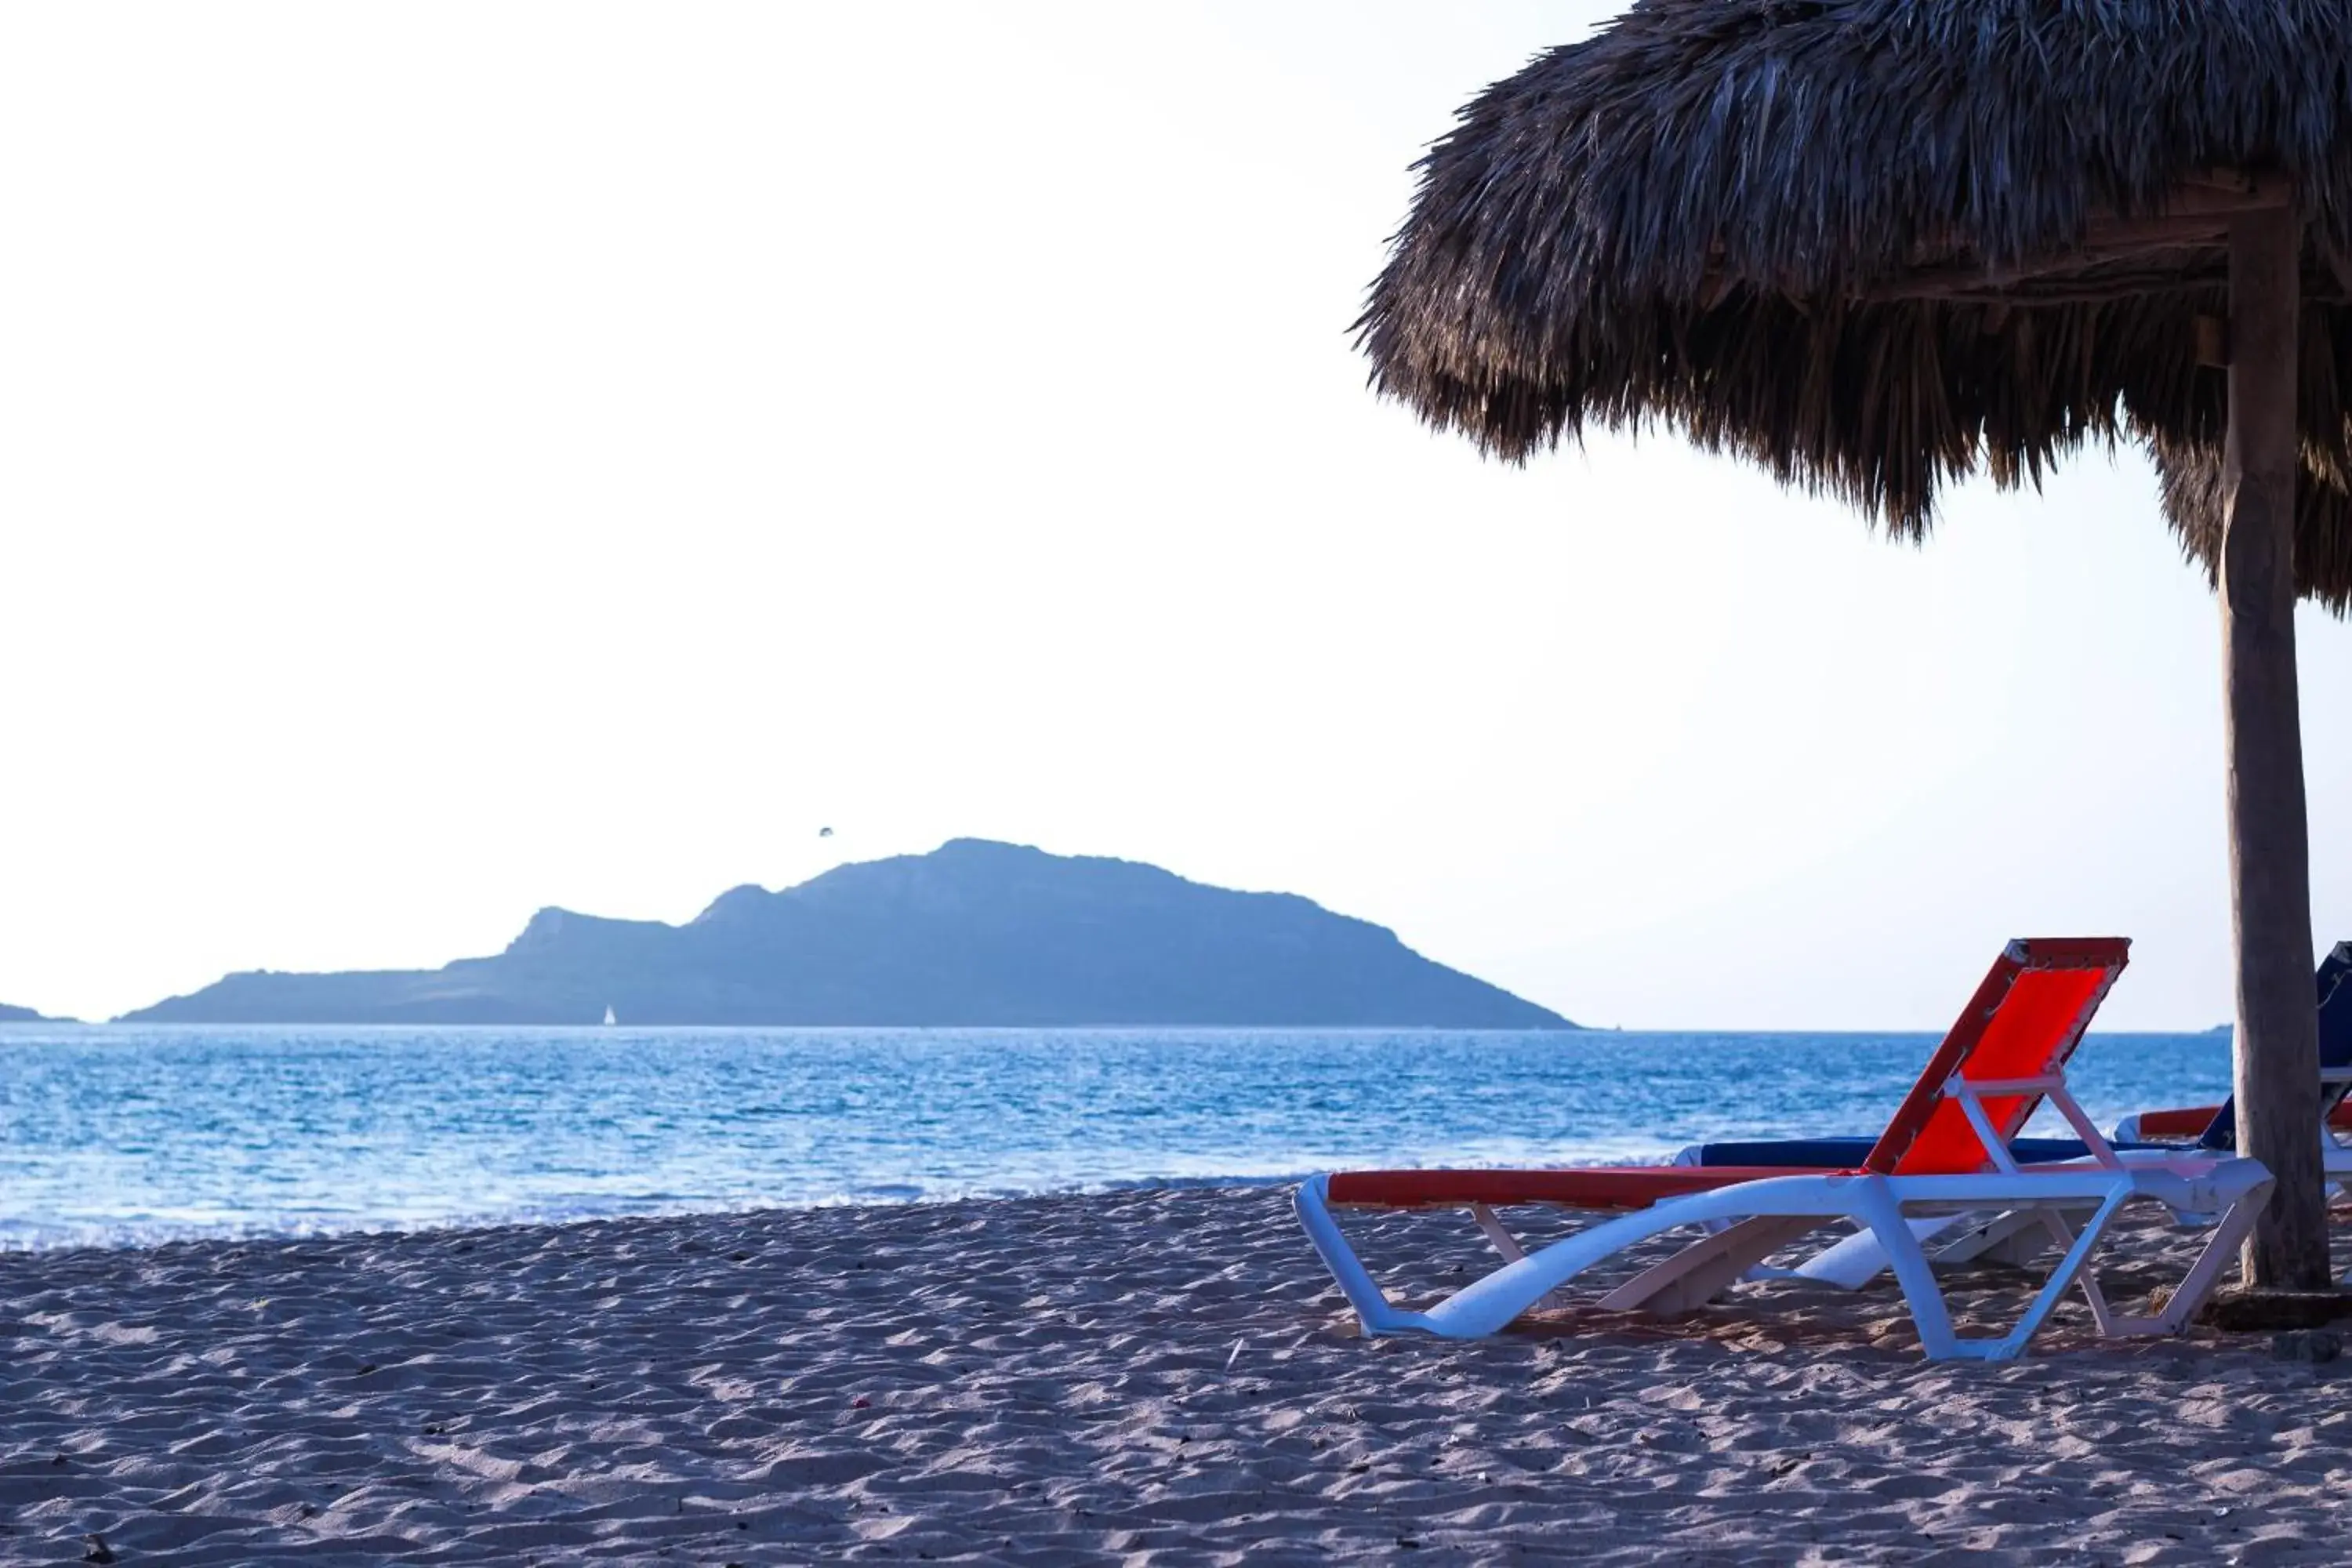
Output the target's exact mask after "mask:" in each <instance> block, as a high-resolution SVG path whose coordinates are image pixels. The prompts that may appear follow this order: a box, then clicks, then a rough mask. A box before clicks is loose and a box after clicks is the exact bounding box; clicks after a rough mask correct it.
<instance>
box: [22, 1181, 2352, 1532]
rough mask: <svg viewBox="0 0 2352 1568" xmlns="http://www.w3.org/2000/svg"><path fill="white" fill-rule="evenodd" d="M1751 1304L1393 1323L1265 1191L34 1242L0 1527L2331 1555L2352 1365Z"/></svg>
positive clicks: (1438, 1249) (1463, 1231)
mask: <svg viewBox="0 0 2352 1568" xmlns="http://www.w3.org/2000/svg"><path fill="white" fill-rule="evenodd" d="M1371 1229H1372V1234H1371V1237H1370V1239H1371V1240H1372V1241H1373V1242H1374V1243H1375V1244H1377V1245H1376V1246H1375V1247H1374V1248H1373V1250H1375V1251H1376V1252H1377V1253H1378V1255H1379V1258H1380V1261H1381V1262H1382V1263H1388V1262H1390V1261H1392V1260H1393V1261H1398V1262H1401V1263H1403V1264H1406V1265H1409V1266H1408V1267H1406V1268H1402V1273H1403V1274H1404V1275H1405V1276H1407V1277H1408V1278H1412V1279H1436V1278H1438V1277H1440V1276H1443V1275H1444V1274H1445V1273H1446V1271H1447V1270H1449V1269H1451V1268H1454V1267H1457V1266H1460V1267H1465V1268H1470V1267H1476V1266H1478V1265H1479V1263H1480V1262H1481V1260H1482V1251H1483V1248H1484V1243H1483V1242H1481V1241H1480V1240H1479V1239H1478V1237H1476V1234H1475V1231H1474V1230H1472V1229H1471V1228H1470V1227H1469V1226H1467V1225H1465V1224H1459V1223H1449V1220H1448V1217H1447V1216H1415V1217H1407V1218H1402V1219H1398V1220H1395V1221H1393V1222H1391V1221H1386V1220H1383V1221H1379V1222H1375V1224H1374V1226H1372V1227H1371ZM2168 1235H2169V1233H2166V1232H2163V1231H2161V1230H2159V1229H2157V1228H2156V1227H2153V1226H2149V1227H2145V1231H2144V1233H2142V1232H2135V1233H2134V1234H2133V1236H2132V1237H2131V1239H2130V1242H2129V1244H2128V1246H2127V1247H2126V1254H2127V1257H2126V1268H2124V1269H2122V1270H2121V1272H2122V1273H2123V1274H2125V1275H2126V1276H2130V1277H2136V1276H2137V1272H2138V1271H2137V1270H2135V1269H2132V1268H2129V1267H2128V1263H2129V1259H2130V1258H2133V1257H2137V1256H2139V1255H2140V1253H2141V1250H2142V1249H2143V1248H2145V1249H2148V1250H2149V1251H2150V1252H2151V1253H2162V1252H2163V1251H2164V1249H2165V1248H2166V1247H2168V1246H2170V1245H2171V1243H2170V1241H2169V1240H2168ZM1993 1283H1995V1284H2006V1285H2007V1286H2008V1288H2010V1289H2014V1281H2013V1280H2010V1281H2001V1280H1994V1281H1993ZM2122 1283H2123V1284H2124V1285H2125V1286H2126V1287H2128V1286H2129V1285H2130V1284H2131V1283H2132V1279H2130V1278H2126V1279H2125V1280H2124V1281H2123V1282H2122ZM1755 1298H1756V1299H1753V1300H1743V1301H1741V1302H1738V1303H1735V1304H1732V1305H1730V1306H1727V1307H1720V1308H1714V1309H1710V1310H1708V1311H1706V1312H1705V1313H1702V1314H1699V1315H1698V1316H1696V1317H1695V1318H1693V1319H1689V1320H1683V1321H1675V1322H1671V1323H1635V1322H1611V1323H1606V1324H1598V1325H1591V1326H1590V1331H1584V1332H1579V1333H1574V1334H1568V1333H1561V1332H1549V1333H1533V1334H1522V1335H1514V1336H1510V1337H1507V1338H1504V1339H1501V1340H1497V1341H1492V1342H1479V1343H1471V1344H1441V1343H1436V1342H1393V1341H1389V1342H1366V1341H1363V1340H1361V1339H1359V1338H1357V1337H1356V1336H1355V1333H1354V1331H1353V1327H1352V1323H1351V1322H1350V1321H1349V1319H1348V1318H1347V1317H1346V1314H1345V1311H1344V1308H1343V1307H1342V1305H1341V1303H1340V1302H1339V1298H1338V1295H1337V1293H1336V1291H1334V1290H1332V1289H1330V1288H1329V1286H1328V1280H1327V1279H1325V1278H1324V1277H1323V1274H1322V1269H1321V1267H1320V1265H1319V1264H1318V1262H1317V1261H1316V1259H1315V1258H1314V1257H1313V1254H1312V1252H1311V1251H1310V1250H1309V1248H1308V1247H1307V1243H1306V1241H1305V1239H1304V1237H1301V1236H1300V1234H1299V1232H1298V1230H1297V1226H1296V1225H1295V1223H1294V1222H1293V1221H1292V1219H1291V1216H1290V1214H1289V1209H1288V1205H1287V1203H1286V1201H1284V1194H1281V1193H1279V1192H1278V1191H1274V1190H1269V1189H1267V1188H1264V1187H1245V1188H1231V1187H1225V1188H1193V1189H1144V1190H1138V1191H1133V1192H1128V1193H1120V1194H1100V1195H1089V1196H1065V1197H1044V1198H1024V1199H1000V1200H963V1201H960V1202H951V1203H938V1204H895V1205H880V1206H872V1207H852V1206H846V1205H843V1206H834V1207H825V1208H813V1209H776V1210H762V1211H753V1212H750V1213H739V1214H727V1215H687V1216H671V1217H641V1218H621V1219H610V1220H601V1221H587V1222H583V1223H579V1224H573V1225H565V1226H499V1227H493V1228H488V1229H478V1230H444V1231H424V1232H408V1233H392V1234H378V1235H356V1236H344V1237H332V1238H320V1239H294V1240H270V1241H243V1242H217V1241H214V1242H201V1241H189V1242H180V1243H173V1244H169V1245H167V1246H163V1247H153V1248H143V1249H128V1248H125V1249H84V1250H79V1251H73V1252H47V1253H26V1252H17V1253H10V1254H6V1255H0V1399H5V1402H6V1404H7V1406H8V1409H9V1411H10V1419H9V1420H8V1421H7V1422H6V1423H5V1424H0V1562H18V1561H27V1562H70V1561H76V1560H79V1557H80V1556H81V1554H82V1552H84V1551H85V1550H86V1549H87V1548H86V1546H85V1545H84V1544H83V1542H82V1538H83V1536H84V1535H85V1534H87V1533H89V1532H92V1531H95V1532H98V1533H100V1534H102V1535H103V1536H104V1537H105V1539H106V1541H107V1542H108V1544H109V1546H110V1549H111V1550H112V1551H113V1552H116V1553H117V1554H118V1555H119V1557H120V1559H121V1562H122V1563H125V1564H126V1565H128V1564H135V1563H140V1562H164V1561H168V1562H170V1563H174V1564H191V1563H260V1562H272V1561H278V1560H281V1559H293V1558H299V1560H300V1561H301V1562H303V1563H320V1562H337V1561H342V1562H352V1563H364V1562H382V1561H385V1560H387V1559H392V1560H397V1559H400V1558H404V1557H407V1556H425V1555H430V1556H431V1557H432V1558H433V1560H435V1561H436V1562H482V1563H492V1562H498V1563H548V1564H553V1563H571V1562H583V1561H593V1562H644V1563H710V1564H713V1565H714V1568H715V1565H717V1564H720V1563H730V1562H732V1563H742V1564H746V1565H747V1568H748V1565H749V1564H753V1563H762V1564H764V1563H812V1562H837V1561H875V1562H911V1561H920V1560H922V1559H924V1558H925V1557H929V1559H930V1560H933V1561H940V1562H961V1563H1021V1564H1041V1563H1071V1564H1076V1563H1097V1562H1102V1561H1105V1560H1108V1559H1118V1560H1120V1561H1125V1562H1130V1563H1147V1564H1174V1563H1220V1562H1230V1561H1237V1560H1241V1559H1242V1558H1244V1557H1245V1558H1246V1560H1247V1561H1248V1562H1250V1563H1294V1562H1296V1563H1337V1562H1347V1561H1359V1560H1364V1559H1368V1558H1369V1559H1372V1560H1378V1561H1390V1560H1396V1561H1412V1562H1437V1563H1457V1562H1459V1563H1471V1562H1478V1563H1484V1562H1517V1561H1525V1562H1548V1561H1564V1560H1571V1559H1574V1560H1581V1561H1589V1562H1597V1563H1647V1562H1654V1561H1657V1560H1658V1559H1659V1558H1660V1557H1661V1556H1662V1555H1663V1556H1664V1557H1667V1558H1669V1559H1674V1560H1682V1561H1688V1562H1695V1563H1734V1562H1739V1563H1747V1562H1772V1563H1778V1562H1789V1563H1798V1562H1810V1561H1818V1560H1822V1559H1823V1558H1825V1557H1827V1556H1830V1555H1834V1556H1836V1557H1838V1558H1839V1559H1840V1560H1845V1561H1886V1562H1898V1561H1899V1562H1905V1563H1918V1562H1929V1563H1933V1562H1951V1563H1958V1562H1961V1561H1964V1560H1965V1561H1976V1560H1977V1559H1978V1558H1979V1557H1981V1556H1983V1555H1985V1554H1988V1553H1990V1554H1991V1555H1992V1556H1993V1557H1994V1558H1995V1559H1996V1560H2010V1561H2023V1562H2034V1561H2060V1560H2063V1561H2080V1560H2083V1559H2084V1558H2085V1557H2089V1558H2093V1559H2096V1560H2100V1561H2107V1562H2117V1563H2126V1562H2127V1563H2197V1562H2213V1561H2220V1560H2233V1561H2241V1562H2245V1563H2301V1562H2313V1563H2318V1562H2327V1561H2334V1560H2339V1559H2340V1558H2341V1556H2342V1552H2341V1541H2342V1539H2343V1536H2344V1533H2345V1531H2346V1530H2347V1527H2352V1493H2347V1492H2346V1490H2345V1489H2344V1488H2343V1487H2342V1485H2341V1478H2342V1477H2343V1476H2344V1475H2346V1474H2347V1472H2352V1406H2347V1401H2346V1398H2345V1394H2347V1391H2352V1381H2347V1380H2345V1379H2340V1378H2338V1377H2337V1376H2336V1368H2335V1367H2333V1366H2317V1367H2315V1366H2311V1365H2308V1364H2300V1363H2281V1362H2276V1361H2273V1360H2272V1359H2271V1356H2270V1350H2269V1342H2268V1341H2267V1340H2266V1339H2256V1338H2245V1339H2240V1340H2231V1341H2224V1340H2221V1339H2220V1338H2218V1337H2216V1336H2214V1335H2212V1334H2210V1333H2209V1332H2203V1331H2200V1332H2199V1333H2198V1334H2197V1335H2195V1336H2193V1337H2189V1338H2184V1339H2182V1340H2178V1341H2157V1342H2134V1343H2128V1344H2124V1345H2112V1344H2099V1343H2096V1342H2088V1341H2087V1340H2086V1338H2085V1336H2084V1331H2083V1324H2082V1323H2081V1322H2080V1321H2076V1320H2080V1319H2081V1318H2082V1316H2083V1314H2082V1313H2081V1310H2080V1309H2079V1308H2074V1309H2070V1310H2069V1312H2070V1315H2068V1316H2062V1318H2061V1319H2060V1320H2059V1321H2057V1322H2056V1323H2055V1324H2053V1331H2050V1332H2049V1333H2047V1334H2045V1336H2044V1342H2043V1343H2042V1344H2041V1345H2040V1346H2039V1347H2038V1348H2039V1350H2040V1352H2041V1353H2037V1354H2035V1355H2032V1356H2031V1357H2029V1358H2027V1359H2026V1360H2024V1361H2021V1362H2017V1363H2006V1364H2002V1365H1997V1366H1977V1365H1954V1364H1949V1363H1946V1364H1935V1363H1925V1362H1922V1361H1920V1360H1919V1358H1918V1356H1917V1354H1916V1350H1915V1349H1913V1348H1911V1347H1910V1345H1909V1344H1908V1342H1907V1341H1908V1330H1907V1326H1906V1323H1905V1322H1904V1321H1903V1320H1902V1314H1901V1309H1900V1302H1899V1300H1896V1299H1895V1298H1894V1297H1893V1296H1892V1294H1891V1293H1890V1292H1886V1291H1883V1290H1865V1291H1862V1292H1857V1293H1854V1294H1852V1295H1848V1294H1845V1293H1842V1292H1834V1291H1828V1290H1824V1289H1820V1288H1813V1287H1790V1286H1781V1285H1777V1284H1776V1285H1772V1286H1767V1287H1761V1288H1759V1289H1758V1290H1757V1291H1756V1292H1755ZM1408 1543H1410V1544H1408ZM1832 1549H1834V1550H1833V1551H1832Z"/></svg>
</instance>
